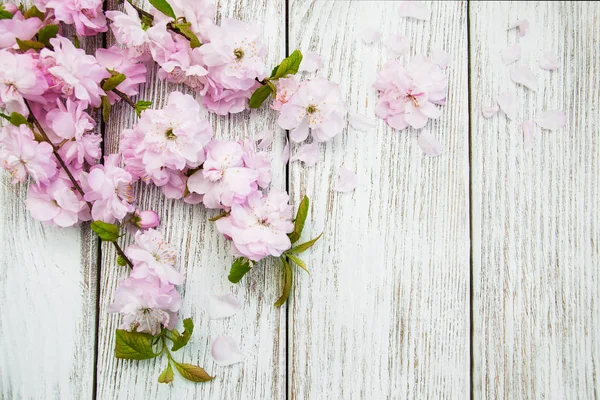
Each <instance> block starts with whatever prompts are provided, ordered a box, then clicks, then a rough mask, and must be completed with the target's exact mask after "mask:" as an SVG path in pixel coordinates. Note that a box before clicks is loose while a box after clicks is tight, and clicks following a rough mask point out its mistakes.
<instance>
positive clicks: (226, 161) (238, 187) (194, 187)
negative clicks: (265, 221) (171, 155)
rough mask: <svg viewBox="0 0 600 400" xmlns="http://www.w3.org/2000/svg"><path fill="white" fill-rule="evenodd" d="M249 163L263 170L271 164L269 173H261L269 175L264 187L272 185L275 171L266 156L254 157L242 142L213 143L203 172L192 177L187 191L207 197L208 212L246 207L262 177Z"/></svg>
mask: <svg viewBox="0 0 600 400" xmlns="http://www.w3.org/2000/svg"><path fill="white" fill-rule="evenodd" d="M245 151H246V154H244V153H245ZM259 159H260V160H259ZM246 160H249V161H250V164H251V165H252V164H255V165H256V166H258V167H259V168H261V169H262V168H263V167H264V166H265V164H267V166H266V168H267V170H266V171H264V170H262V171H261V172H262V174H263V175H265V176H263V179H262V182H261V183H262V184H265V186H266V185H268V184H269V183H270V181H271V171H270V165H269V162H268V160H266V158H265V157H264V155H262V154H258V155H256V154H254V152H253V151H251V148H250V146H249V145H248V147H247V148H244V146H243V145H242V143H240V142H233V141H228V140H213V141H212V142H211V143H210V144H209V145H208V146H207V147H206V161H204V164H203V166H202V169H200V170H198V171H196V172H195V173H194V174H193V175H191V176H190V177H189V179H188V182H187V187H188V189H189V190H190V192H193V193H197V194H200V195H203V200H202V202H203V203H204V205H205V206H206V207H208V208H225V209H229V208H230V207H231V206H232V205H233V204H234V203H243V202H244V201H246V198H247V197H248V196H249V195H250V194H252V193H254V192H256V191H257V190H258V181H259V178H260V177H261V174H260V173H259V170H257V169H254V168H252V167H251V166H249V165H247V164H246V163H245V161H246ZM261 186H262V185H261Z"/></svg>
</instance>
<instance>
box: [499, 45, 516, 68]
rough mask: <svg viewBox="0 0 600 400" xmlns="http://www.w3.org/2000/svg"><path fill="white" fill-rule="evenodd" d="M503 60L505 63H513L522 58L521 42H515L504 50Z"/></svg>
mask: <svg viewBox="0 0 600 400" xmlns="http://www.w3.org/2000/svg"><path fill="white" fill-rule="evenodd" d="M500 56H501V57H502V62H503V63H504V65H508V64H512V63H514V62H515V61H517V60H518V59H520V58H521V46H519V44H518V43H517V44H513V45H512V46H508V47H507V48H505V49H504V50H502V54H501V55H500Z"/></svg>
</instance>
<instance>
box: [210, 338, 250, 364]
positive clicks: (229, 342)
mask: <svg viewBox="0 0 600 400" xmlns="http://www.w3.org/2000/svg"><path fill="white" fill-rule="evenodd" d="M210 352H211V355H212V358H213V360H215V362H216V363H217V364H219V365H220V366H222V367H225V366H227V365H231V364H235V363H239V362H241V361H244V358H245V357H246V356H244V354H243V353H242V352H241V351H240V349H239V348H238V345H237V343H236V341H235V339H233V338H232V337H231V336H220V337H218V338H217V339H215V341H214V342H213V344H212V348H211V351H210Z"/></svg>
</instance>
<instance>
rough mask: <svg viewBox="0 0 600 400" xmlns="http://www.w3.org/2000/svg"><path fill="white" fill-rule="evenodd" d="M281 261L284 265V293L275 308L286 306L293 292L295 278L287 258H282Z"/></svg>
mask: <svg viewBox="0 0 600 400" xmlns="http://www.w3.org/2000/svg"><path fill="white" fill-rule="evenodd" d="M280 259H281V262H282V263H283V268H284V281H283V293H282V294H281V297H280V298H279V299H277V301H276V302H275V307H281V306H282V305H284V304H285V302H286V301H287V299H288V297H290V293H291V292H292V278H293V276H294V272H293V271H292V267H290V264H289V263H288V262H287V260H286V259H285V257H284V256H281V257H280Z"/></svg>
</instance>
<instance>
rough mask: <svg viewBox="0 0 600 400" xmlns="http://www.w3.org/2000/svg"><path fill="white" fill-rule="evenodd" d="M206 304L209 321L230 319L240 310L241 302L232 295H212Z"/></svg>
mask: <svg viewBox="0 0 600 400" xmlns="http://www.w3.org/2000/svg"><path fill="white" fill-rule="evenodd" d="M207 304H208V306H207V308H206V311H207V312H208V316H209V318H210V319H219V318H227V317H231V316H233V315H235V314H236V313H237V312H238V311H239V310H241V308H242V302H241V301H240V300H239V299H238V297H237V296H236V295H235V294H233V293H227V294H219V295H217V294H213V295H211V296H210V297H209V299H208V302H207Z"/></svg>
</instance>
